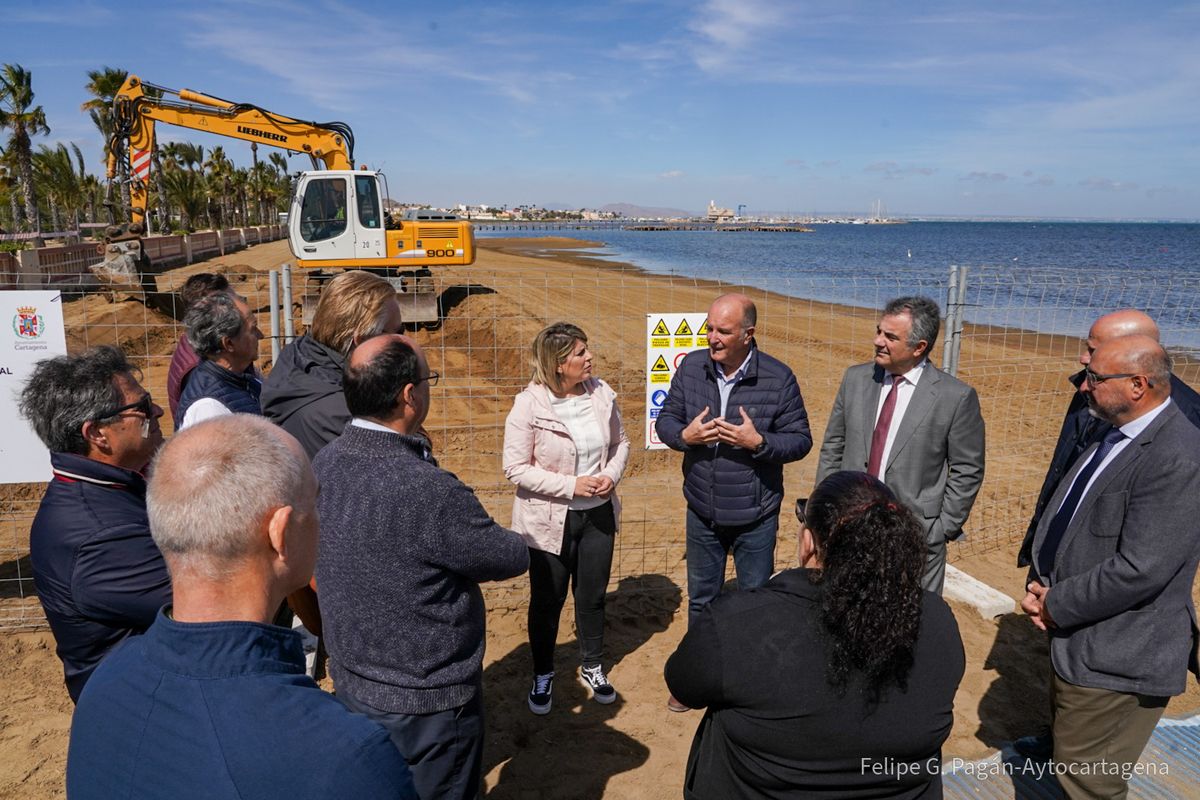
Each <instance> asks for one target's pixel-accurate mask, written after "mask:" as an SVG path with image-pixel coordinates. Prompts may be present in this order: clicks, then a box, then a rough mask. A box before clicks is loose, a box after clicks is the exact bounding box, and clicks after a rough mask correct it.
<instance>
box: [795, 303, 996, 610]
mask: <svg viewBox="0 0 1200 800" xmlns="http://www.w3.org/2000/svg"><path fill="white" fill-rule="evenodd" d="M939 326H940V323H939V319H938V306H937V303H935V302H934V301H933V300H930V299H929V298H928V297H899V298H896V299H895V300H892V301H891V302H889V303H888V304H887V305H886V306H885V307H884V309H883V314H882V316H881V318H880V320H879V324H878V325H877V326H876V328H875V360H874V362H873V363H872V362H868V363H866V364H857V365H855V366H853V367H850V368H849V369H848V370H846V374H845V376H844V377H843V378H842V385H841V388H839V389H838V394H837V399H836V400H835V401H834V404H833V413H832V414H831V415H830V417H829V426H828V427H827V428H826V429H825V441H824V442H823V443H822V444H821V459H820V464H819V465H818V467H817V483H820V482H821V481H822V480H823V479H824V478H825V476H827V475H829V474H831V473H834V472H837V471H838V470H843V469H850V470H859V471H865V472H869V473H871V474H872V475H874V476H876V477H877V478H879V479H880V480H881V481H883V482H884V483H886V484H887V486H888V488H889V489H891V490H892V491H893V492H895V494H896V497H897V498H899V499H900V501H901V502H903V503H904V504H905V505H906V506H908V507H909V508H910V509H912V511H913V512H914V513H915V514H916V515H917V518H918V519H919V520H921V522H922V524H923V526H924V528H925V546H926V557H925V577H924V580H923V585H924V587H925V588H926V589H928V590H930V591H932V592H937V593H939V594H940V593H941V591H942V584H943V583H944V581H945V577H946V542H947V541H949V540H951V539H956V538H958V537H959V536H961V535H962V528H963V524H964V523H965V522H966V521H967V515H968V514H970V513H971V506H972V505H973V504H974V503H975V495H976V494H978V492H979V485H980V484H981V483H982V482H983V459H984V435H983V416H982V415H981V414H980V412H979V397H978V395H976V394H975V390H974V389H972V388H971V387H970V386H968V385H966V384H965V383H963V382H962V381H960V380H958V379H957V378H955V377H953V376H952V375H948V374H946V373H945V372H942V371H941V370H939V369H938V368H937V367H935V366H933V364H931V363H930V362H929V359H928V358H927V355H928V353H929V350H930V349H931V348H932V347H933V344H934V342H936V341H937V335H938V328H939Z"/></svg>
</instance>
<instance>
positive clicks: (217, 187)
mask: <svg viewBox="0 0 1200 800" xmlns="http://www.w3.org/2000/svg"><path fill="white" fill-rule="evenodd" d="M204 167H205V169H207V170H208V187H209V196H210V198H211V197H212V196H213V195H216V210H217V214H216V216H217V220H216V222H215V225H214V227H218V228H223V227H225V224H226V222H227V220H228V218H229V214H228V213H227V212H228V209H229V191H230V178H231V177H232V176H233V162H232V161H230V160H229V158H228V157H227V156H226V155H225V148H223V147H221V146H220V145H217V146H216V147H214V148H213V149H212V150H209V151H208V161H206V162H204ZM211 205H212V203H211V202H210V206H211Z"/></svg>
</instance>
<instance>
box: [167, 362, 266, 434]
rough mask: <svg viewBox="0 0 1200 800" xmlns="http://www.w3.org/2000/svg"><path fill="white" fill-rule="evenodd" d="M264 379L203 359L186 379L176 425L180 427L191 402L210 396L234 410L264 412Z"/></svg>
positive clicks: (180, 397)
mask: <svg viewBox="0 0 1200 800" xmlns="http://www.w3.org/2000/svg"><path fill="white" fill-rule="evenodd" d="M260 394H262V383H261V382H260V381H259V380H258V376H256V375H252V374H250V373H248V372H241V373H236V372H230V371H229V370H227V369H225V368H224V367H222V366H221V365H220V364H217V363H214V362H212V361H201V362H200V363H199V364H197V365H196V368H195V369H194V370H192V371H191V372H190V373H188V377H187V383H186V384H185V385H184V387H183V392H182V393H181V394H180V395H179V405H178V406H176V408H175V429H176V430H178V429H179V427H180V425H181V424H182V423H183V418H184V417H185V416H186V415H187V411H188V409H189V408H191V405H192V403H194V402H196V401H197V400H200V399H201V398H204V397H211V398H212V399H213V400H216V401H217V402H218V403H220V404H221V405H223V406H225V407H226V408H228V409H229V410H230V411H231V412H233V413H234V414H262V407H261V406H260V405H259V395H260Z"/></svg>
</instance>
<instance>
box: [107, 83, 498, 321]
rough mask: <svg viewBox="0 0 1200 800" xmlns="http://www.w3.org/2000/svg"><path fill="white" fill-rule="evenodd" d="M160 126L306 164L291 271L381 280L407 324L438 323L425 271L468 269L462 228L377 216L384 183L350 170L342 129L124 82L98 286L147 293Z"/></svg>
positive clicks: (350, 147)
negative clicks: (125, 214) (124, 185)
mask: <svg viewBox="0 0 1200 800" xmlns="http://www.w3.org/2000/svg"><path fill="white" fill-rule="evenodd" d="M159 122H162V123H166V124H169V125H177V126H179V127H182V128H190V129H192V130H198V131H204V132H206V133H211V134H216V135H218V136H228V137H230V138H233V139H242V140H245V141H249V142H257V143H259V144H267V145H271V146H273V147H279V148H282V149H284V150H289V151H291V152H294V153H304V154H307V155H308V156H309V157H310V158H311V160H312V166H313V169H312V170H311V171H306V172H301V173H299V175H298V176H297V178H296V181H295V190H294V192H293V196H292V202H291V208H290V211H289V213H288V217H287V227H288V244H289V246H290V247H291V251H292V255H293V256H295V258H296V264H297V266H299V267H303V268H320V269H323V268H335V269H336V268H346V269H368V270H371V271H375V272H378V273H380V274H383V275H384V276H385V277H388V278H389V279H390V280H391V282H392V283H393V285H395V286H396V288H397V292H398V295H399V298H400V301H401V306H402V310H403V314H404V320H405V322H406V323H407V324H417V323H426V324H429V323H432V324H436V323H437V321H438V306H437V294H436V291H435V289H434V285H433V280H432V278H431V274H432V273H431V272H430V271H429V269H428V268H429V267H431V266H440V265H466V264H472V263H474V262H475V234H474V230H473V229H472V227H471V223H470V222H467V221H466V220H457V219H449V220H447V219H440V220H437V221H432V220H428V219H420V216H422V215H417V216H418V218H417V219H393V218H392V217H391V215H389V214H387V213H385V211H384V208H383V201H384V199H385V198H386V197H387V191H386V189H387V185H386V179H385V178H384V176H383V174H382V173H380V172H376V171H373V170H368V169H366V168H365V167H361V168H359V169H355V164H354V133H353V131H352V130H351V129H350V126H349V125H347V124H345V123H342V122H325V123H318V122H307V121H304V120H299V119H294V118H292V117H286V116H282V115H280V114H275V113H272V112H270V111H267V110H265V109H262V108H259V107H258V106H255V105H252V104H249V103H233V102H230V101H228V100H222V99H221V98H219V97H213V96H211V95H207V94H201V93H200V92H193V91H190V90H188V89H180V90H178V91H176V90H174V89H168V88H166V87H163V86H156V85H154V84H149V83H145V82H143V81H142V80H141V79H140V78H138V77H137V76H136V75H130V76H129V77H128V78H127V79H126V81H125V83H124V85H123V86H122V87H121V89H120V91H118V92H117V95H116V97H115V98H114V100H113V133H112V136H111V139H110V141H109V156H108V179H109V186H110V189H111V186H112V184H113V182H114V181H115V180H120V179H127V180H128V182H129V196H130V220H129V222H128V224H125V225H113V226H110V227H109V228H108V229H107V231H106V232H105V237H104V246H103V260H102V261H101V262H100V263H98V264H95V265H93V266H92V267H91V270H92V272H93V273H94V274H95V275H96V276H97V277H98V278H99V279H100V280H101V281H102V282H104V283H107V284H110V285H116V286H134V285H140V286H141V287H142V288H143V289H146V288H147V287H153V286H154V285H155V282H154V280H153V277H152V276H153V273H154V268H153V266H152V265H151V264H150V261H149V259H148V258H147V257H146V255H145V251H144V249H143V247H142V237H143V236H144V235H145V234H146V207H147V199H148V195H149V192H148V184H149V180H150V170H151V165H152V162H153V158H152V155H153V152H154V128H155V124H156V123H159ZM414 267H415V268H417V269H416V270H415V271H414V269H413V268H414ZM148 294H149V292H148Z"/></svg>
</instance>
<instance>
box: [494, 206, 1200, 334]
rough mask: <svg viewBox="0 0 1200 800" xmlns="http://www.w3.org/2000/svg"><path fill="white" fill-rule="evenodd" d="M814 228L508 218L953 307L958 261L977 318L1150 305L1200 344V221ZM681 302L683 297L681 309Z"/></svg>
mask: <svg viewBox="0 0 1200 800" xmlns="http://www.w3.org/2000/svg"><path fill="white" fill-rule="evenodd" d="M811 227H812V228H813V230H812V232H811V233H780V232H756V231H744V232H726V231H713V230H699V231H633V230H624V229H607V228H606V229H599V230H571V229H566V230H557V229H553V230H511V231H505V230H497V231H485V232H481V233H480V234H479V235H480V236H481V237H487V236H514V237H516V236H520V237H530V236H547V235H566V236H571V237H575V238H580V239H588V240H591V241H597V242H602V243H603V244H602V245H601V246H598V247H597V248H596V249H594V250H591V251H588V252H589V253H591V254H593V255H597V256H600V257H603V258H608V259H612V260H616V261H626V262H629V263H632V264H634V265H636V266H638V267H641V268H642V269H645V270H646V271H648V272H651V273H657V274H667V275H680V276H689V277H694V278H704V279H709V280H720V281H723V282H727V283H731V284H747V285H751V286H756V287H758V288H761V289H765V290H769V291H775V292H781V293H784V294H788V295H791V296H794V297H802V298H807V299H812V300H820V301H825V302H835V303H844V304H847V305H855V306H863V307H878V305H879V304H880V303H881V302H882V301H883V300H886V299H887V298H888V297H892V296H895V295H897V294H907V293H922V294H928V295H930V296H932V297H934V298H935V299H937V300H938V302H939V303H940V304H941V305H942V306H943V308H945V305H946V302H947V296H946V295H947V291H946V290H947V286H948V283H949V275H950V268H951V266H952V265H957V266H959V267H965V268H966V282H967V290H966V294H965V301H966V305H965V317H966V319H967V320H968V321H971V322H979V323H988V324H996V325H1006V326H1012V327H1022V328H1027V329H1031V330H1037V331H1042V332H1046V333H1065V334H1071V335H1080V334H1082V333H1084V332H1086V330H1087V327H1088V325H1089V324H1090V323H1091V321H1092V320H1093V319H1094V318H1095V317H1096V316H1097V315H1098V314H1099V313H1103V312H1104V311H1107V310H1111V309H1114V308H1122V307H1135V308H1142V309H1143V310H1145V311H1147V312H1148V313H1150V314H1151V315H1152V316H1154V317H1155V319H1157V320H1158V322H1159V324H1160V326H1161V327H1162V328H1163V333H1164V340H1165V341H1168V342H1169V343H1170V344H1171V345H1173V346H1176V347H1185V348H1187V349H1189V350H1194V349H1197V348H1200V225H1196V224H1182V223H1179V224H1172V223H1163V224H1158V223H1060V222H910V223H906V224H898V225H879V224H870V225H853V224H820V225H813V226H811ZM676 310H677V309H676Z"/></svg>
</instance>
